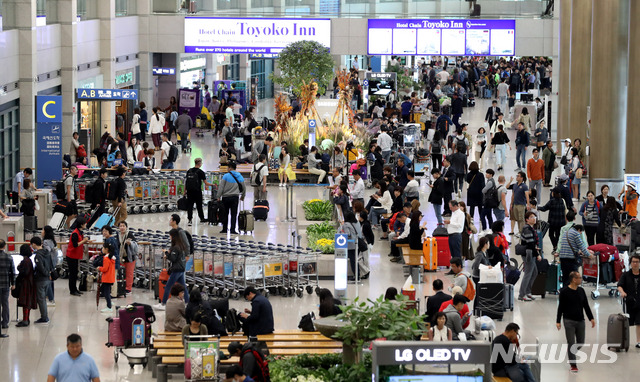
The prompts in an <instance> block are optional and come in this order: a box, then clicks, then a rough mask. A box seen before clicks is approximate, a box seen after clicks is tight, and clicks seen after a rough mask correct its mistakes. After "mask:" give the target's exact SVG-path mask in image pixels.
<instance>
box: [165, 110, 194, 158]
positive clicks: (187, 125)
mask: <svg viewBox="0 0 640 382" xmlns="http://www.w3.org/2000/svg"><path fill="white" fill-rule="evenodd" d="M188 113H189V109H187V108H184V109H182V115H180V116H179V117H178V118H177V119H176V121H175V127H176V131H177V134H179V135H180V145H181V146H182V152H185V150H186V149H187V142H189V131H191V128H192V127H193V120H192V119H191V117H190V116H189V114H188ZM169 138H171V136H169Z"/></svg>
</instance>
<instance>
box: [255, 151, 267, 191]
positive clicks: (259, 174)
mask: <svg viewBox="0 0 640 382" xmlns="http://www.w3.org/2000/svg"><path fill="white" fill-rule="evenodd" d="M268 176H269V166H267V156H266V155H264V154H260V155H259V156H258V162H257V163H256V164H254V165H253V170H252V171H251V185H252V186H253V200H254V201H256V200H267V177H268Z"/></svg>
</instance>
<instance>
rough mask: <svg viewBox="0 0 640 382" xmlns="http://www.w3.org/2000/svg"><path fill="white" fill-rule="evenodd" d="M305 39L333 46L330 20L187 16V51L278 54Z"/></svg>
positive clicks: (329, 46)
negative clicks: (288, 46)
mask: <svg viewBox="0 0 640 382" xmlns="http://www.w3.org/2000/svg"><path fill="white" fill-rule="evenodd" d="M302 40H311V41H316V42H318V43H320V44H322V45H324V46H326V47H327V48H331V20H330V19H302V18H219V17H187V18H185V20H184V51H185V53H248V54H260V53H262V54H269V53H276V54H277V53H280V52H281V51H282V49H284V47H286V46H287V45H289V44H291V43H293V42H297V41H302Z"/></svg>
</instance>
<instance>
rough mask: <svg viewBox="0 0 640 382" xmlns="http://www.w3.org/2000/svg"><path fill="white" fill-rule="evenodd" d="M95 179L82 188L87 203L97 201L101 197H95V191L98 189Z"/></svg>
mask: <svg viewBox="0 0 640 382" xmlns="http://www.w3.org/2000/svg"><path fill="white" fill-rule="evenodd" d="M96 182H97V180H96V181H94V182H93V183H89V184H87V187H86V188H85V190H84V201H85V202H87V203H91V204H93V203H99V202H100V199H101V198H97V197H96V196H97V195H96V191H97V190H98V187H96Z"/></svg>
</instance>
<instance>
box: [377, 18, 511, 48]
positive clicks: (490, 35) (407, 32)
mask: <svg viewBox="0 0 640 382" xmlns="http://www.w3.org/2000/svg"><path fill="white" fill-rule="evenodd" d="M515 29H516V22H515V20H425V19H412V20H401V19H370V20H369V28H368V36H369V41H368V44H367V52H368V54H371V55H447V56H463V55H466V56H489V55H492V56H513V55H515V42H516V39H515Z"/></svg>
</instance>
